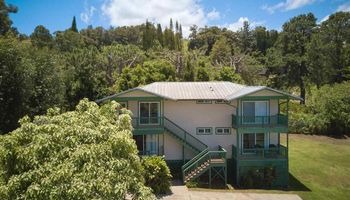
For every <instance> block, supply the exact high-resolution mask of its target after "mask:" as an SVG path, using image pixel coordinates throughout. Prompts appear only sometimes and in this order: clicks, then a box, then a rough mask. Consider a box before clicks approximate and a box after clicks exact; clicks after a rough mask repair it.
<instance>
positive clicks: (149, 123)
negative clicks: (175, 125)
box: [132, 117, 164, 128]
mask: <svg viewBox="0 0 350 200" xmlns="http://www.w3.org/2000/svg"><path fill="white" fill-rule="evenodd" d="M163 124H164V117H133V118H132V126H133V127H134V128H157V127H163Z"/></svg>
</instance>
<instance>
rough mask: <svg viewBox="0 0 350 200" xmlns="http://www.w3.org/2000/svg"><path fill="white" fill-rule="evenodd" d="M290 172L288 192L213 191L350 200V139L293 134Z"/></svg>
mask: <svg viewBox="0 0 350 200" xmlns="http://www.w3.org/2000/svg"><path fill="white" fill-rule="evenodd" d="M281 141H282V140H281ZM289 172H290V178H289V182H290V183H289V185H290V187H289V188H288V189H287V191H284V190H283V191H281V190H252V189H229V190H212V191H225V192H230V191H231V192H254V193H284V194H298V195H299V196H300V197H301V198H302V199H304V200H313V199H317V200H348V199H350V139H334V138H330V137H326V136H311V135H299V134H290V135H289ZM191 190H204V191H208V190H211V189H199V188H194V189H191Z"/></svg>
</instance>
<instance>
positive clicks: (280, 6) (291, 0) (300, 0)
mask: <svg viewBox="0 0 350 200" xmlns="http://www.w3.org/2000/svg"><path fill="white" fill-rule="evenodd" d="M315 1H316V0H285V1H283V2H280V3H277V4H275V5H271V6H269V5H264V6H263V7H262V9H263V10H266V11H267V12H269V13H270V14H272V13H274V12H275V11H276V10H280V11H288V10H294V9H297V8H301V7H303V6H306V5H309V4H313V3H315Z"/></svg>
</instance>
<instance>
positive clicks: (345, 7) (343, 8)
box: [337, 2, 350, 12]
mask: <svg viewBox="0 0 350 200" xmlns="http://www.w3.org/2000/svg"><path fill="white" fill-rule="evenodd" d="M337 11H338V12H340V11H343V12H350V2H347V3H344V4H342V5H340V6H339V7H338V9H337Z"/></svg>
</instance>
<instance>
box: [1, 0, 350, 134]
mask: <svg viewBox="0 0 350 200" xmlns="http://www.w3.org/2000/svg"><path fill="white" fill-rule="evenodd" d="M0 9H2V10H6V12H4V13H3V14H1V15H0V17H1V20H0V21H1V22H0V45H1V46H0V103H1V105H4V106H1V107H0V132H1V133H2V134H4V133H8V132H9V131H11V130H14V129H15V128H16V127H18V126H19V124H18V120H19V119H20V118H21V117H22V116H24V115H29V116H31V117H33V116H34V115H37V114H44V113H45V110H46V109H47V108H50V107H53V106H58V107H60V108H61V109H62V110H64V111H69V110H72V109H74V108H75V106H76V105H77V104H78V102H79V100H81V99H82V98H89V99H90V100H97V99H100V98H103V97H105V96H108V95H112V94H115V93H116V92H120V91H124V90H127V89H130V88H132V87H137V86H139V85H144V84H148V83H152V82H154V81H216V80H218V81H223V80H225V81H232V82H236V83H241V84H246V85H267V86H270V87H273V88H276V89H280V90H284V91H287V92H290V93H293V94H295V95H298V96H301V97H302V98H303V99H304V101H302V102H301V103H306V104H307V103H308V101H309V99H308V98H312V90H311V88H313V87H314V86H316V88H321V87H322V86H323V85H330V87H332V85H334V84H336V83H343V82H346V81H348V80H350V45H349V44H350V41H349V40H350V39H349V38H350V33H349V32H350V31H349V30H350V27H349V26H350V25H349V21H350V20H349V19H350V13H349V12H336V13H334V14H331V15H330V16H329V18H328V19H327V20H325V21H323V22H322V23H319V24H318V23H317V19H316V17H315V16H314V15H313V14H312V13H306V14H300V15H297V16H295V17H292V18H291V19H290V20H288V21H286V22H285V23H284V24H283V27H282V30H281V31H277V30H273V29H268V28H266V27H264V26H257V27H254V26H253V25H252V24H250V23H249V22H244V25H243V27H242V28H241V29H240V30H238V31H232V30H229V29H228V28H225V27H217V26H205V27H199V26H197V25H193V26H191V27H190V29H189V30H190V32H189V36H188V38H185V37H184V35H183V32H182V26H181V22H179V21H176V20H173V19H169V24H168V25H167V26H162V25H161V24H154V23H152V22H150V21H145V23H142V24H139V25H134V26H120V27H110V28H108V29H106V28H103V27H99V26H98V27H93V26H88V27H86V28H83V29H80V30H78V28H77V27H78V24H77V21H76V20H75V17H73V21H72V25H71V26H69V27H67V29H66V30H57V31H52V34H51V33H50V31H49V30H48V29H47V28H46V27H44V26H42V25H38V26H37V27H36V28H35V29H34V30H33V33H32V34H30V36H29V37H28V36H26V35H24V34H21V33H18V32H17V31H16V28H15V27H13V26H12V24H11V19H10V16H9V15H8V14H9V13H10V12H12V13H15V12H16V11H17V8H16V7H15V6H12V5H6V4H5V3H4V1H3V0H0ZM67 23H69V22H67Z"/></svg>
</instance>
